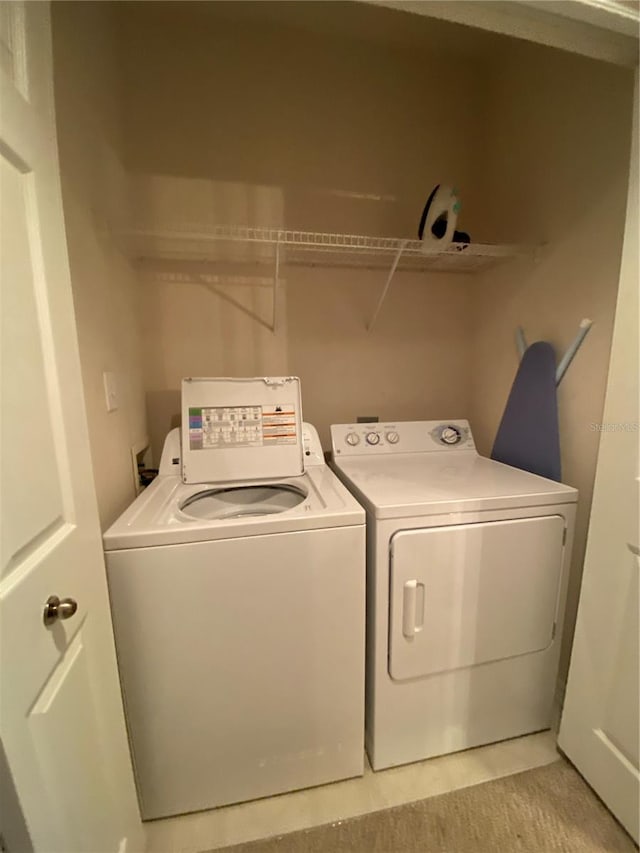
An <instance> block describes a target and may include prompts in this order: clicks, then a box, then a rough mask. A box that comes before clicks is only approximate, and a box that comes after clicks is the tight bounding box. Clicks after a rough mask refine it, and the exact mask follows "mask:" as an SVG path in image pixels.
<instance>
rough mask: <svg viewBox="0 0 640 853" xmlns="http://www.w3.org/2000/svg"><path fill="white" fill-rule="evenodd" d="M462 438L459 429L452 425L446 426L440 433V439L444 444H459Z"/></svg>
mask: <svg viewBox="0 0 640 853" xmlns="http://www.w3.org/2000/svg"><path fill="white" fill-rule="evenodd" d="M461 438H462V436H461V434H460V432H459V430H457V429H456V428H455V427H451V426H448V427H445V428H444V429H443V430H442V432H441V433H440V440H441V441H442V442H443V443H444V444H457V443H458V442H459V441H460V439H461Z"/></svg>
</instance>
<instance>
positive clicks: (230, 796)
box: [104, 377, 365, 819]
mask: <svg viewBox="0 0 640 853" xmlns="http://www.w3.org/2000/svg"><path fill="white" fill-rule="evenodd" d="M301 417H302V416H301V412H300V395H299V384H298V380H297V379H292V378H289V377H286V378H285V379H257V380H188V381H186V382H185V384H184V386H183V424H184V425H185V428H184V429H183V432H182V442H181V438H180V431H179V430H178V429H175V430H173V431H172V432H170V433H169V435H168V436H167V439H166V441H165V446H164V451H163V454H162V460H161V463H160V470H159V475H158V477H157V478H156V479H155V480H154V481H153V482H152V483H151V485H150V486H149V487H148V488H147V489H146V490H145V491H144V492H143V493H142V494H141V495H140V496H139V497H138V498H137V499H136V500H135V501H134V503H133V504H132V505H131V506H130V507H129V509H128V510H127V511H126V512H125V513H124V514H123V515H122V516H121V518H120V519H118V521H116V523H115V524H114V525H113V526H112V527H111V528H110V529H109V530H108V531H107V532H106V533H105V535H104V547H105V552H106V564H107V575H108V582H109V594H110V599H111V609H112V615H113V625H114V633H115V639H116V648H117V655H118V665H119V670H120V679H121V684H122V691H123V697H124V704H125V712H126V718H127V725H128V729H129V739H130V744H131V750H132V757H133V763H134V769H135V775H136V779H137V785H138V793H139V798H140V804H141V811H142V815H143V817H144V818H145V819H148V818H158V817H162V816H166V815H171V814H178V813H184V812H190V811H196V810H199V809H206V808H211V807H214V806H220V805H224V804H227V803H233V802H239V801H242V800H250V799H254V798H257V797H264V796H268V795H272V794H278V793H281V792H283V791H290V790H293V789H296V788H306V787H309V786H312V785H318V784H321V783H325V782H331V781H334V780H336V779H342V778H346V777H351V776H358V775H361V774H362V773H363V769H364V768H363V764H364V618H365V514H364V510H363V509H362V508H361V507H360V506H359V505H358V504H357V502H356V501H355V500H354V498H353V497H352V496H351V495H350V494H349V492H348V491H347V489H345V487H344V486H343V485H342V483H340V481H339V480H338V478H337V477H336V476H335V475H334V474H333V472H332V471H331V470H330V469H329V468H328V467H327V466H326V465H325V463H324V457H323V454H322V448H321V446H320V442H319V439H318V435H317V433H316V431H315V429H314V428H313V427H312V426H311V425H309V424H303V423H302V419H301ZM278 471H279V472H280V476H278V475H277V472H278ZM185 481H186V482H185Z"/></svg>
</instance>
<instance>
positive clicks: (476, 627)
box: [331, 420, 577, 770]
mask: <svg viewBox="0 0 640 853" xmlns="http://www.w3.org/2000/svg"><path fill="white" fill-rule="evenodd" d="M331 437H332V446H333V460H334V465H335V470H336V471H337V473H338V474H339V476H340V477H341V479H342V480H343V482H345V483H346V484H347V485H348V487H349V489H350V490H351V492H352V493H353V494H354V495H355V496H356V497H357V498H358V500H359V501H360V502H361V503H362V504H363V505H364V507H365V509H366V511H367V687H366V729H367V731H366V743H367V752H368V754H369V758H370V760H371V763H372V766H373V768H374V769H375V770H379V769H381V768H384V767H390V766H393V765H397V764H404V763H407V762H410V761H417V760H419V759H423V758H428V757H430V756H435V755H441V754H444V753H448V752H454V751H456V750H461V749H466V748H467V747H472V746H477V745H479V744H483V743H491V742H493V741H498V740H503V739H506V738H510V737H515V736H517V735H522V734H525V733H527V732H534V731H539V730H542V729H545V728H549V726H550V724H551V714H552V705H553V699H554V693H555V687H556V677H557V670H558V656H559V652H560V641H561V635H562V622H563V615H564V607H565V598H566V589H567V578H568V569H569V560H570V555H571V544H572V537H573V527H574V518H575V509H576V501H577V491H576V490H575V489H573V488H571V487H570V486H565V485H562V484H560V483H555V482H552V481H550V480H546V479H544V478H543V477H538V476H536V475H534V474H529V473H527V472H525V471H520V470H518V469H516V468H511V467H510V466H508V465H503V464H502V463H500V462H494V461H492V460H490V459H486V458H484V457H482V456H479V455H478V453H477V452H476V449H475V445H474V442H473V438H472V435H471V430H470V428H469V424H468V422H467V421H464V420H455V421H448V422H446V423H443V422H438V421H426V422H408V423H394V424H391V423H384V424H343V425H336V426H332V427H331Z"/></svg>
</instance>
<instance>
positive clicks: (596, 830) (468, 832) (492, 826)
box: [216, 759, 638, 853]
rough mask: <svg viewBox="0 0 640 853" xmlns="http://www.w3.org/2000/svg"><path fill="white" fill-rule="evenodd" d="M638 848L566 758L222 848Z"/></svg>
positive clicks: (626, 852) (622, 851) (610, 852)
mask: <svg viewBox="0 0 640 853" xmlns="http://www.w3.org/2000/svg"><path fill="white" fill-rule="evenodd" d="M637 849H638V848H637V847H636V845H635V844H634V843H633V841H632V840H631V838H630V837H629V836H628V835H627V834H626V832H625V831H624V830H623V829H622V827H621V826H620V825H619V824H618V823H617V822H616V821H615V819H614V818H613V817H612V815H611V814H610V812H609V811H608V810H607V809H606V808H605V807H604V806H603V804H602V803H601V802H600V800H599V799H598V798H597V797H596V796H595V794H594V793H593V792H592V790H591V788H589V786H588V785H587V784H586V783H585V782H584V781H583V779H582V778H581V777H580V776H579V774H578V773H576V771H575V770H574V769H573V768H572V767H571V765H570V764H569V763H568V762H567V761H565V760H564V759H561V760H559V761H556V762H554V763H553V764H549V765H547V766H546V767H540V768H537V769H536V770H528V771H526V772H525V773H518V774H517V775H515V776H507V777H505V778H503V779H497V780H495V781H493V782H486V783H485V784H483V785H476V786H474V787H471V788H463V789H461V790H458V791H452V792H451V793H449V794H442V795H440V796H437V797H430V798H429V799H426V800H419V801H418V802H415V803H408V804H406V805H402V806H396V807H395V808H391V809H386V810H384V811H379V812H373V813H372V814H368V815H363V816H361V817H355V818H350V819H347V820H343V821H339V822H338V823H333V824H327V825H326V826H318V827H314V828H313V829H307V830H304V831H302V832H292V833H290V834H288V835H281V836H278V837H275V838H268V839H263V840H260V841H252V842H250V843H247V844H236V845H233V846H232V847H224V848H222V849H220V850H218V851H216V853H556V851H558V853H560V851H561V853H635V851H637Z"/></svg>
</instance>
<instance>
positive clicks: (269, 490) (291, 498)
mask: <svg viewBox="0 0 640 853" xmlns="http://www.w3.org/2000/svg"><path fill="white" fill-rule="evenodd" d="M306 497H307V493H306V491H305V490H304V489H302V488H300V487H299V486H293V485H290V484H289V483H279V484H277V485H266V486H228V487H225V488H219V489H205V490H204V491H202V492H196V494H195V495H191V496H190V497H188V498H187V499H186V500H185V501H183V503H182V504H181V505H180V509H181V510H182V512H183V513H184V514H185V515H188V516H190V517H191V518H196V519H229V518H248V517H252V516H261V515H275V514H277V513H279V512H285V510H288V509H293V508H294V507H296V506H298V504H301V503H302V502H303V501H304V500H305V499H306Z"/></svg>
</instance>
